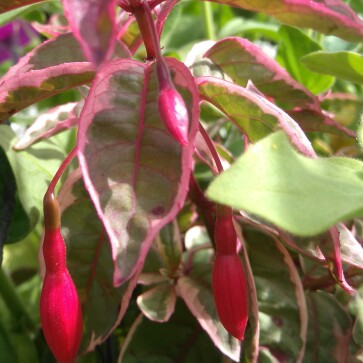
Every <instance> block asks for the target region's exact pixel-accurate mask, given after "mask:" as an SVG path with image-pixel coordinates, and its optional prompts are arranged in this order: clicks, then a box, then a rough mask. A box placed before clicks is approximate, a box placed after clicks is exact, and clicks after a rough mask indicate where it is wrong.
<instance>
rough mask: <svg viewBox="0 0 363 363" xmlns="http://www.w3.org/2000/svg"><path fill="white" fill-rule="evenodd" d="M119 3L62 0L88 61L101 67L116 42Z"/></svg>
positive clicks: (106, 0)
mask: <svg viewBox="0 0 363 363" xmlns="http://www.w3.org/2000/svg"><path fill="white" fill-rule="evenodd" d="M116 4H117V0H89V1H84V0H63V7H64V13H65V15H66V17H67V19H68V21H69V24H70V26H71V29H72V32H73V34H74V36H75V37H76V38H77V40H78V41H79V43H80V44H81V47H82V49H83V51H84V53H85V56H86V58H87V59H88V60H89V61H90V62H92V63H93V64H94V66H95V67H96V68H98V67H99V66H100V65H101V64H102V63H103V62H104V61H108V60H109V59H110V57H111V55H112V52H113V49H114V46H115V42H116Z"/></svg>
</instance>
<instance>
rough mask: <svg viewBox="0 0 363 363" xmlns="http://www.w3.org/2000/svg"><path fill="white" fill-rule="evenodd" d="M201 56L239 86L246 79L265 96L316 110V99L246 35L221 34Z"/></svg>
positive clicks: (317, 104) (285, 104)
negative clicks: (222, 37) (231, 35)
mask: <svg viewBox="0 0 363 363" xmlns="http://www.w3.org/2000/svg"><path fill="white" fill-rule="evenodd" d="M205 57H206V58H208V59H210V60H211V61H213V63H214V64H215V65H216V66H217V67H219V68H220V69H222V70H223V72H225V73H226V74H227V75H228V76H229V77H230V78H231V79H232V81H233V82H234V83H237V84H239V85H241V86H243V87H246V86H247V83H248V81H249V80H251V81H252V82H253V84H254V85H255V86H256V87H257V88H258V89H259V90H260V91H261V92H263V93H264V94H265V95H266V96H269V97H271V98H273V99H275V100H276V101H278V102H280V103H281V104H283V105H284V106H285V107H286V108H288V109H291V108H294V107H301V108H308V109H314V110H319V109H320V107H319V100H318V98H317V97H316V96H314V95H313V94H312V93H311V92H310V91H308V90H307V89H306V88H305V87H304V86H303V85H301V84H299V83H298V82H296V81H295V80H294V79H293V78H292V77H291V76H290V75H289V74H288V73H287V71H286V70H285V69H284V68H283V67H281V66H280V65H279V64H278V63H277V62H276V61H275V60H274V59H272V58H270V57H269V56H268V55H267V54H266V53H264V52H263V50H262V49H261V48H259V47H258V46H257V45H255V44H253V43H251V42H250V41H248V40H247V39H243V38H239V37H230V38H225V39H222V40H220V41H219V42H217V43H216V44H215V45H214V46H213V47H211V48H210V49H209V50H208V51H207V52H206V53H205Z"/></svg>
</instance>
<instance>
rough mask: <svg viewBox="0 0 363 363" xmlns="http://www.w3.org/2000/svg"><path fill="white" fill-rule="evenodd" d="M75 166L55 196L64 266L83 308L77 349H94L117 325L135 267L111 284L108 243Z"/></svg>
mask: <svg viewBox="0 0 363 363" xmlns="http://www.w3.org/2000/svg"><path fill="white" fill-rule="evenodd" d="M81 176H82V175H81V172H80V170H79V169H77V170H76V171H75V172H73V173H72V174H71V175H70V176H69V178H68V179H67V180H66V182H65V183H64V184H63V186H62V188H61V190H60V192H59V195H58V199H59V202H60V206H61V210H62V234H63V237H64V239H65V242H66V244H67V266H68V269H69V271H70V273H71V275H72V278H73V280H74V282H75V285H76V287H77V290H78V294H79V297H80V301H81V304H82V310H83V320H84V325H83V337H82V344H81V351H83V352H84V351H86V350H88V351H91V350H94V348H95V346H96V345H98V344H100V343H102V342H103V341H104V340H105V339H106V338H107V337H108V336H109V334H111V333H112V331H113V330H114V329H115V328H116V326H117V325H119V323H120V320H121V318H122V317H123V315H124V314H125V312H126V308H127V306H128V303H129V300H130V298H131V295H132V291H133V289H134V287H135V286H136V284H137V279H138V276H139V273H140V270H138V271H137V272H136V273H135V275H134V276H133V278H132V279H131V280H130V281H128V283H127V284H124V285H123V286H121V287H118V288H116V287H114V286H113V263H112V255H111V248H110V244H109V243H108V240H107V236H106V233H105V231H104V229H103V226H102V223H101V222H100V221H99V219H98V216H97V213H96V211H95V209H94V207H93V205H92V202H91V201H90V199H89V196H88V193H87V191H86V190H85V188H84V186H83V182H82V179H81Z"/></svg>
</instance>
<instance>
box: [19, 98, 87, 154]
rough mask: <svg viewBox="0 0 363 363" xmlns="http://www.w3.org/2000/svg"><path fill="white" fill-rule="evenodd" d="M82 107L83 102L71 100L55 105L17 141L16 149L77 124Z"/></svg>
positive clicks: (36, 120) (21, 148) (23, 147)
mask: <svg viewBox="0 0 363 363" xmlns="http://www.w3.org/2000/svg"><path fill="white" fill-rule="evenodd" d="M82 107H83V102H80V103H77V102H71V103H66V104H64V105H60V106H56V107H53V108H51V109H50V110H48V111H46V112H45V113H43V114H41V115H40V116H38V117H37V118H36V119H35V121H34V122H33V124H32V125H31V126H30V127H29V128H28V129H27V130H26V131H25V133H24V135H23V136H22V137H21V138H20V139H19V140H18V141H17V143H16V144H15V145H14V149H15V150H23V149H26V148H27V147H28V146H30V145H32V144H34V143H35V142H37V141H39V140H42V139H47V138H49V137H51V136H53V135H56V134H58V133H59V132H62V131H64V130H68V129H69V128H71V127H73V126H76V125H77V122H78V116H79V113H80V111H81V109H82Z"/></svg>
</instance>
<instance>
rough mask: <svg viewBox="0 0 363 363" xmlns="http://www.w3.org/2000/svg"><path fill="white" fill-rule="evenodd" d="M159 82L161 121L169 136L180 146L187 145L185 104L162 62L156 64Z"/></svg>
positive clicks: (187, 120) (187, 124) (186, 111)
mask: <svg viewBox="0 0 363 363" xmlns="http://www.w3.org/2000/svg"><path fill="white" fill-rule="evenodd" d="M156 72H157V77H158V82H159V97H158V107H159V112H160V116H161V119H162V121H163V122H164V125H165V127H166V128H167V129H168V131H169V132H170V134H171V135H172V136H173V137H174V139H175V140H176V141H178V142H179V143H180V144H181V145H183V146H185V145H187V144H188V128H189V117H188V110H187V107H186V105H185V102H184V100H183V98H182V96H181V95H180V93H179V92H178V91H177V90H176V89H175V87H174V85H173V82H172V80H171V77H170V72H169V69H168V66H167V65H166V63H165V62H164V60H162V59H161V60H158V61H157V62H156Z"/></svg>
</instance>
